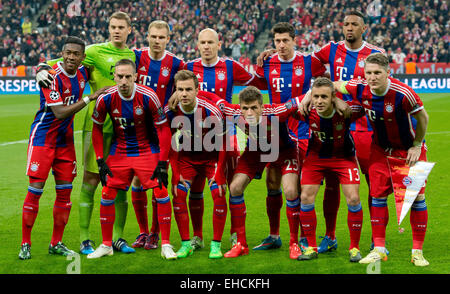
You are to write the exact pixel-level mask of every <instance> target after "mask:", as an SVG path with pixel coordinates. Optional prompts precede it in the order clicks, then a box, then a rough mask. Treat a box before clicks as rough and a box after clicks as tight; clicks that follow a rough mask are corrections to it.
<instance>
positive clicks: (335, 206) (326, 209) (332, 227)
mask: <svg viewBox="0 0 450 294" xmlns="http://www.w3.org/2000/svg"><path fill="white" fill-rule="evenodd" d="M325 184H326V186H325V192H324V195H323V216H324V217H325V227H326V232H325V235H326V236H328V237H330V239H331V240H334V239H336V220H337V214H338V210H339V203H340V188H339V180H338V178H337V177H335V176H325Z"/></svg>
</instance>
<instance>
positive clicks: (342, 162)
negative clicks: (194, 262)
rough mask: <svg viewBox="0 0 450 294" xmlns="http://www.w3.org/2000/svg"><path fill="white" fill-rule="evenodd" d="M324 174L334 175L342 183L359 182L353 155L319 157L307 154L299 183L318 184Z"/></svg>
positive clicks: (356, 164)
mask: <svg viewBox="0 0 450 294" xmlns="http://www.w3.org/2000/svg"><path fill="white" fill-rule="evenodd" d="M325 175H334V176H336V177H337V178H338V179H339V183H341V184H342V185H349V184H359V181H360V179H359V178H360V177H359V169H358V163H357V161H356V158H355V157H350V158H319V157H317V156H315V155H309V156H307V157H306V159H305V161H304V162H303V168H302V175H301V180H300V181H301V184H302V185H320V184H321V183H322V180H323V179H324V177H325Z"/></svg>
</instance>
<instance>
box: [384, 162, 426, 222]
mask: <svg viewBox="0 0 450 294" xmlns="http://www.w3.org/2000/svg"><path fill="white" fill-rule="evenodd" d="M387 160H388V163H389V170H390V173H391V180H392V187H393V190H394V198H395V208H396V211H397V223H398V225H400V224H401V222H402V221H403V219H404V218H405V216H406V214H407V213H408V211H409V209H410V208H411V206H412V204H413V202H414V200H416V197H417V195H419V192H420V190H421V189H422V187H423V185H424V184H425V182H426V180H427V178H428V175H429V174H430V172H431V170H432V169H433V167H434V165H435V163H434V162H424V161H418V162H416V164H414V165H413V166H411V167H410V166H408V165H406V160H405V159H404V158H396V157H390V156H388V159H387Z"/></svg>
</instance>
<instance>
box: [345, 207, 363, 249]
mask: <svg viewBox="0 0 450 294" xmlns="http://www.w3.org/2000/svg"><path fill="white" fill-rule="evenodd" d="M362 222H363V211H362V207H361V203H359V204H358V205H355V206H350V205H348V214H347V225H348V230H349V232H350V248H349V249H352V248H358V249H359V240H360V239H361V229H362Z"/></svg>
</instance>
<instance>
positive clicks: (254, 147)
mask: <svg viewBox="0 0 450 294" xmlns="http://www.w3.org/2000/svg"><path fill="white" fill-rule="evenodd" d="M249 120H250V121H252V120H251V119H250V118H249ZM279 126H280V123H279V119H278V117H275V116H273V117H267V116H261V117H260V119H259V121H258V122H256V121H255V122H254V123H249V122H248V121H246V120H245V119H244V118H243V116H238V115H236V116H226V117H225V120H221V119H220V118H218V117H216V116H208V117H206V118H203V114H202V112H201V111H196V112H195V113H194V119H189V117H187V116H176V117H174V118H173V120H172V122H171V126H170V127H171V128H172V129H177V130H178V132H177V133H175V134H174V135H173V136H172V140H171V147H172V149H173V150H177V151H194V152H195V151H197V152H202V151H204V152H212V151H223V150H225V151H234V150H236V146H235V145H236V142H235V138H234V136H238V137H239V138H241V139H242V136H245V137H246V138H245V139H246V140H245V141H246V146H239V150H240V151H242V150H244V149H245V148H247V150H249V151H257V152H260V153H261V161H262V162H273V161H275V160H276V159H277V158H278V155H279V150H280V136H279ZM237 130H240V131H237ZM238 141H239V140H238ZM238 144H239V143H238Z"/></svg>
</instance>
